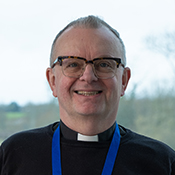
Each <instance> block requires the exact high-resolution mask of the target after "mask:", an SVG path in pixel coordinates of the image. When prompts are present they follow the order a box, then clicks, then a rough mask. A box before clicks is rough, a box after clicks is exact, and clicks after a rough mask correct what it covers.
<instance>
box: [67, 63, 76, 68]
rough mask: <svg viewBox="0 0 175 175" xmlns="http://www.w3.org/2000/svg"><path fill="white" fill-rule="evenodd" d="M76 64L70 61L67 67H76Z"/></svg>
mask: <svg viewBox="0 0 175 175" xmlns="http://www.w3.org/2000/svg"><path fill="white" fill-rule="evenodd" d="M77 66H78V64H77V63H71V64H69V65H68V66H67V67H77Z"/></svg>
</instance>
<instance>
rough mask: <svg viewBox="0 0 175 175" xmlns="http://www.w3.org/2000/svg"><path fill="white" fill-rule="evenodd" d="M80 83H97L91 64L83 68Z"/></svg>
mask: <svg viewBox="0 0 175 175" xmlns="http://www.w3.org/2000/svg"><path fill="white" fill-rule="evenodd" d="M80 80H81V81H86V82H87V83H89V84H90V83H92V82H93V81H97V80H98V78H97V77H96V75H95V74H94V70H93V67H92V65H91V64H87V65H86V67H85V70H84V72H83V74H82V76H81V77H80Z"/></svg>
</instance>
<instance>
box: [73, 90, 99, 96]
mask: <svg viewBox="0 0 175 175" xmlns="http://www.w3.org/2000/svg"><path fill="white" fill-rule="evenodd" d="M75 93H77V94H79V95H84V96H93V95H97V94H100V93H102V91H91V92H88V91H75Z"/></svg>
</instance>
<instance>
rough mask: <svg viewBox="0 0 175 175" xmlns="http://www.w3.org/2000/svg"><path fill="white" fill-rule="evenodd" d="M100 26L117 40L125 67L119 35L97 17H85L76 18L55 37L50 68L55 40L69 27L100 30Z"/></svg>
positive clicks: (124, 53) (124, 52)
mask: <svg viewBox="0 0 175 175" xmlns="http://www.w3.org/2000/svg"><path fill="white" fill-rule="evenodd" d="M102 26H105V27H107V28H108V29H109V30H110V31H111V32H112V33H114V35H115V36H116V37H117V38H118V39H119V41H120V43H121V46H122V49H123V63H124V65H126V51H125V45H124V43H123V41H122V39H121V38H120V34H119V33H118V32H117V30H115V29H114V28H112V27H111V26H110V25H109V24H107V23H106V22H105V21H104V20H102V19H100V18H99V17H96V16H93V15H90V16H87V17H82V18H78V19H77V20H74V21H72V22H70V23H69V24H68V25H67V26H66V27H65V28H64V29H62V30H61V31H60V32H59V33H58V34H57V35H56V37H55V39H54V41H53V44H52V47H51V54H50V66H51V64H52V59H53V58H52V57H53V50H54V46H55V43H56V41H57V39H58V38H59V36H60V35H61V34H62V33H63V32H64V31H65V30H66V29H68V28H70V27H85V28H100V27H102Z"/></svg>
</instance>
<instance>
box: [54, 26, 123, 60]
mask: <svg viewBox="0 0 175 175" xmlns="http://www.w3.org/2000/svg"><path fill="white" fill-rule="evenodd" d="M53 52H54V53H53V55H55V56H54V57H55V58H56V57H57V56H68V55H71V56H82V57H85V56H87V55H88V56H93V57H96V56H113V57H115V56H118V57H119V56H120V57H121V53H122V46H121V43H120V41H119V39H118V38H117V37H116V36H115V35H114V33H112V32H111V31H110V30H109V29H108V28H106V27H104V26H103V27H100V28H83V27H70V28H68V29H67V30H66V31H64V32H63V33H62V34H61V36H60V37H59V38H58V39H57V41H56V43H55V46H54V50H53ZM98 54H99V55H98ZM55 58H54V59H55Z"/></svg>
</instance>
